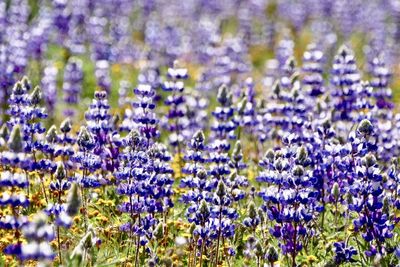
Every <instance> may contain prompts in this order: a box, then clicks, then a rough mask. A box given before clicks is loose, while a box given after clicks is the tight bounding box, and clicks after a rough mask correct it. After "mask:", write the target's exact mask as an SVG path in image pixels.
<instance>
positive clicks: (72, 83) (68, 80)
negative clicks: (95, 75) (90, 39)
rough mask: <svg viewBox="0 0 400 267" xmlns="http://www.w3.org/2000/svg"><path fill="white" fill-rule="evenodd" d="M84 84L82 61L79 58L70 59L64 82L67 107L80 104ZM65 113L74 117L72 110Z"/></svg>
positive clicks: (65, 70)
mask: <svg viewBox="0 0 400 267" xmlns="http://www.w3.org/2000/svg"><path fill="white" fill-rule="evenodd" d="M82 82H83V70H82V61H81V60H79V59H77V58H70V59H69V60H68V62H67V65H66V66H65V69H64V82H63V92H64V101H65V103H66V104H67V105H76V104H78V102H79V99H80V95H81V92H82ZM64 113H65V115H66V116H72V115H74V111H73V110H72V109H66V110H65V111H64Z"/></svg>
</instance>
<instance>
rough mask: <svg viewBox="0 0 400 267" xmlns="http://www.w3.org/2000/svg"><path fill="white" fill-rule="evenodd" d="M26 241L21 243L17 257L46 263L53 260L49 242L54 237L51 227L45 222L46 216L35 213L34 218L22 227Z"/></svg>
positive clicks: (53, 255)
mask: <svg viewBox="0 0 400 267" xmlns="http://www.w3.org/2000/svg"><path fill="white" fill-rule="evenodd" d="M22 233H23V235H24V237H25V239H26V240H27V243H24V244H22V245H21V253H20V255H18V258H19V259H20V260H22V261H28V260H35V261H38V262H39V263H48V262H51V261H53V260H54V258H55V253H53V249H52V247H51V244H50V242H51V241H53V239H54V237H55V233H54V229H53V227H52V226H51V225H50V224H48V223H47V216H46V215H45V214H43V213H41V214H36V216H35V217H34V220H33V221H32V222H29V223H28V224H26V225H25V226H24V227H23V228H22Z"/></svg>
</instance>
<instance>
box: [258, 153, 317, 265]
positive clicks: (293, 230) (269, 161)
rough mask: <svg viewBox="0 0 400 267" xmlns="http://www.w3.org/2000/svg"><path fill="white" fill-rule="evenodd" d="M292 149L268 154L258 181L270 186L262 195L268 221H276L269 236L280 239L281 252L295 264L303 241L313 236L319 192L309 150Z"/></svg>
mask: <svg viewBox="0 0 400 267" xmlns="http://www.w3.org/2000/svg"><path fill="white" fill-rule="evenodd" d="M292 149H293V148H292ZM292 149H291V148H290V147H288V148H286V149H282V150H280V151H279V150H278V151H276V152H273V151H268V152H267V154H266V157H265V160H264V161H263V162H262V164H261V166H263V167H264V168H265V169H266V170H265V171H264V172H262V173H261V175H260V176H259V177H257V181H259V182H265V183H268V184H269V186H267V187H266V188H264V189H263V190H262V191H261V192H260V196H261V197H262V198H263V200H264V209H265V211H266V213H267V215H268V217H269V219H270V220H272V221H274V224H273V226H272V227H271V228H270V233H271V234H272V236H274V237H275V238H277V239H279V240H280V247H281V249H282V253H283V254H288V255H291V257H292V261H293V265H295V259H296V255H297V254H298V253H299V251H301V250H302V248H303V244H302V241H301V240H304V239H306V238H307V237H309V236H312V234H313V231H312V229H311V228H310V222H311V220H312V219H313V218H314V217H315V206H316V205H317V196H318V193H317V192H316V190H315V183H316V181H315V180H314V177H313V175H312V170H310V169H309V167H310V164H311V163H312V161H311V158H310V157H309V156H308V152H307V150H306V148H305V147H299V148H297V151H296V152H295V153H294V152H292ZM300 237H303V238H304V239H303V238H300Z"/></svg>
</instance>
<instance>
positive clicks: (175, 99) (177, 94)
mask: <svg viewBox="0 0 400 267" xmlns="http://www.w3.org/2000/svg"><path fill="white" fill-rule="evenodd" d="M168 78H169V80H168V81H165V82H164V84H163V86H162V89H163V90H164V91H166V92H169V94H170V95H169V96H168V97H167V98H166V99H165V101H164V103H165V105H166V106H168V107H169V111H168V113H167V116H166V121H165V123H164V124H165V125H164V127H165V128H166V129H167V130H168V131H169V132H171V134H170V135H169V142H170V144H171V145H172V146H174V147H177V149H178V153H180V152H181V146H182V142H183V141H184V136H183V135H182V132H183V131H184V129H185V128H186V126H187V123H186V122H185V110H184V105H183V104H184V103H185V97H184V94H183V91H184V89H185V87H184V86H185V85H184V80H185V79H187V78H188V73H187V69H185V68H178V63H177V62H176V61H175V62H174V66H173V67H172V68H168Z"/></svg>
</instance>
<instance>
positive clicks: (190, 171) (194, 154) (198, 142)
mask: <svg viewBox="0 0 400 267" xmlns="http://www.w3.org/2000/svg"><path fill="white" fill-rule="evenodd" d="M205 149H206V145H205V136H204V133H203V132H202V131H198V132H196V133H195V134H194V135H193V138H192V140H191V141H190V144H189V149H188V150H187V151H186V154H185V156H184V158H183V159H184V161H185V162H186V163H185V165H184V167H183V168H182V172H183V173H184V174H185V175H186V176H185V177H184V178H182V179H181V181H180V185H179V187H182V188H189V190H188V192H187V193H185V194H183V195H182V201H183V202H185V203H194V204H195V205H197V204H198V203H199V202H200V200H201V199H205V198H207V194H208V193H207V191H209V190H208V186H209V185H208V179H207V173H206V169H205V166H204V165H205V163H206V162H207V158H206V156H205V153H204V151H205ZM190 210H191V208H190V207H189V209H188V211H189V212H188V213H187V214H186V215H187V216H189V218H188V220H189V222H190V221H191V219H190V218H191V216H192V212H190Z"/></svg>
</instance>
